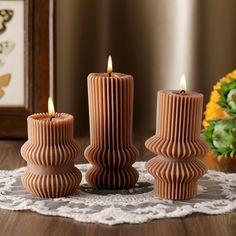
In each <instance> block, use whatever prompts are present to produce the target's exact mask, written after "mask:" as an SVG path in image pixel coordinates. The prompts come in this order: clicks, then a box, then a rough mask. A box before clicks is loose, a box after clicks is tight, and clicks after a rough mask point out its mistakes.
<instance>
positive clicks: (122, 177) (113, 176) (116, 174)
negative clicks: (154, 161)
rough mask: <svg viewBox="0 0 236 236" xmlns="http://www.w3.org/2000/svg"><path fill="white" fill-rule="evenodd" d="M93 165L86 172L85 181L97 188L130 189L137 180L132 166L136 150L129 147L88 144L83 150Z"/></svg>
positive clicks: (136, 153) (136, 173)
mask: <svg viewBox="0 0 236 236" xmlns="http://www.w3.org/2000/svg"><path fill="white" fill-rule="evenodd" d="M84 154H85V157H86V158H87V160H88V161H89V162H90V163H91V164H92V165H93V166H92V167H91V168H90V169H89V170H88V171H87V172H86V180H87V182H88V183H89V184H90V185H91V186H92V187H94V188H97V189H114V190H115V189H130V188H133V187H134V185H135V184H136V183H137V181H138V176H139V174H138V171H137V170H136V169H135V168H134V167H132V164H133V163H134V162H135V160H136V158H137V156H138V154H139V153H138V150H137V149H136V148H135V147H134V146H132V147H130V148H125V149H120V150H115V149H105V150H104V149H102V148H94V147H93V146H91V145H90V146H88V147H87V148H86V150H85V152H84Z"/></svg>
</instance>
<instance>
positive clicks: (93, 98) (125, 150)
mask: <svg viewBox="0 0 236 236" xmlns="http://www.w3.org/2000/svg"><path fill="white" fill-rule="evenodd" d="M107 72H108V73H99V74H98V73H97V74H90V75H89V76H88V100H89V117H90V145H89V146H88V147H87V148H86V150H85V152H84V154H85V157H86V158H87V160H88V161H89V162H90V163H91V164H92V167H91V168H90V169H89V170H88V172H87V173H86V179H87V181H88V183H89V184H90V185H91V186H93V187H95V188H99V189H128V188H132V187H133V186H134V185H135V183H136V182H137V180H138V172H137V170H136V169H134V168H133V167H132V164H133V163H134V162H135V160H136V158H137V156H138V150H137V149H136V148H135V147H134V145H133V144H132V123H133V90H134V88H133V87H134V80H133V77H132V76H131V75H125V74H120V73H113V72H112V63H111V57H109V60H108V68H107Z"/></svg>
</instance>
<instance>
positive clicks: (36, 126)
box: [21, 99, 81, 198]
mask: <svg viewBox="0 0 236 236" xmlns="http://www.w3.org/2000/svg"><path fill="white" fill-rule="evenodd" d="M48 107H49V112H48V113H38V114H33V115H31V116H29V117H28V119H27V123H28V141H27V142H26V143H25V144H24V145H23V146H22V148H21V155H22V157H23V158H24V159H25V160H26V161H27V169H26V172H25V173H24V174H23V176H22V178H21V179H22V183H23V185H24V186H25V188H26V189H27V190H28V191H29V192H30V193H32V194H33V195H34V196H38V197H47V198H55V197H63V196H67V195H70V194H72V193H73V192H74V191H75V190H76V188H77V187H78V186H79V184H80V181H81V172H80V171H79V170H78V169H77V168H76V167H75V166H74V159H75V158H76V156H78V154H79V148H78V146H77V144H76V143H75V141H74V139H73V116H72V115H69V114H65V113H55V111H54V107H53V103H52V100H51V99H49V102H48Z"/></svg>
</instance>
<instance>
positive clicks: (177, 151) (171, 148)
mask: <svg viewBox="0 0 236 236" xmlns="http://www.w3.org/2000/svg"><path fill="white" fill-rule="evenodd" d="M181 81H182V83H183V84H185V79H184V77H182V80H181ZM185 90H186V89H185V88H182V90H181V91H159V92H158V96H157V122H156V134H155V135H154V136H153V137H151V138H150V139H148V140H147V141H146V143H145V145H146V147H147V148H148V149H149V150H150V151H152V152H154V153H156V154H158V156H157V157H154V158H153V159H151V160H149V161H148V162H147V164H146V168H147V170H148V171H149V173H150V174H151V175H153V176H154V178H155V185H154V190H155V194H156V195H157V196H159V197H161V198H166V199H173V200H181V199H189V198H192V197H194V196H195V195H196V194H197V180H198V178H199V177H201V176H202V175H203V174H204V173H205V172H206V171H207V168H206V166H205V165H204V164H203V162H201V161H200V160H199V159H198V158H197V156H200V155H202V154H204V153H206V152H207V150H208V148H207V145H206V144H205V143H204V142H203V141H202V140H201V139H200V131H201V119H202V103H203V95H202V94H200V93H196V92H189V91H185Z"/></svg>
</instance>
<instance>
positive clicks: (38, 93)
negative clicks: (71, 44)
mask: <svg viewBox="0 0 236 236" xmlns="http://www.w3.org/2000/svg"><path fill="white" fill-rule="evenodd" d="M4 3H5V5H6V6H12V8H14V9H15V16H13V18H14V17H16V16H18V17H19V19H17V20H15V22H16V23H15V24H17V25H15V27H14V25H11V24H14V21H13V20H12V22H11V20H9V15H10V16H11V13H12V12H13V10H12V11H8V13H9V14H8V16H7V17H8V18H7V17H5V14H6V12H4V11H3V12H1V10H2V9H3V10H4ZM22 4H23V6H22ZM16 6H17V7H16ZM7 9H8V10H9V8H7ZM22 9H23V20H22V19H21V18H22V17H20V15H22V13H21V11H22ZM17 12H18V13H19V14H18V13H17ZM0 13H3V14H2V15H3V16H4V17H5V18H0V32H1V29H2V30H5V31H7V30H8V32H11V30H10V27H13V29H14V31H17V30H18V31H19V32H18V35H17V37H12V38H13V40H15V41H16V43H14V44H15V45H16V46H15V49H16V47H17V46H18V45H19V44H20V40H19V39H20V38H22V36H21V34H22V33H21V31H20V30H19V27H20V22H22V21H23V29H22V30H23V47H24V48H23V51H22V48H19V47H18V54H15V57H12V58H14V59H16V58H18V59H19V58H23V64H22V60H18V61H17V64H16V63H15V64H16V65H14V60H13V59H12V63H11V64H9V65H8V67H9V68H11V66H12V68H13V69H12V74H10V73H11V71H9V72H10V73H9V74H5V75H4V76H5V77H4V78H3V79H2V81H4V79H7V76H10V75H12V78H11V77H9V78H11V81H10V82H11V86H12V87H10V85H9V86H8V87H7V86H6V87H4V84H3V85H2V86H3V87H1V81H0V94H1V92H2V94H4V93H5V94H7V91H9V93H8V95H9V94H10V91H11V90H12V94H13V95H12V96H11V97H10V96H9V98H8V99H7V95H5V100H3V99H2V101H4V103H3V104H1V103H0V138H25V137H26V135H27V117H28V116H29V115H30V114H32V113H37V112H46V111H47V106H48V104H47V102H48V97H49V96H51V97H52V98H53V100H54V101H55V40H54V31H55V0H46V1H45V0H37V1H35V0H1V1H0ZM1 19H2V21H1ZM4 20H5V22H4ZM7 20H9V21H7ZM2 22H4V24H3V25H2V27H1V23H2ZM8 27H9V28H8ZM13 33H14V32H13ZM5 35H7V33H6V34H5ZM0 36H1V35H0ZM0 39H1V38H0ZM17 40H18V41H17ZM4 42H6V41H4ZM17 43H18V44H17ZM21 44H22V43H21ZM3 45H4V46H5V44H3ZM9 45H10V44H9V43H8V44H7V46H9ZM0 46H1V40H0ZM2 48H3V49H4V47H2ZM6 51H7V50H6ZM7 52H9V50H8V51H7ZM0 53H1V47H0ZM5 54H7V53H5ZM11 54H13V52H11ZM21 54H22V55H23V56H22V55H21ZM9 55H10V53H9ZM20 55H21V56H20ZM1 56H3V57H4V56H5V55H4V52H3V50H2V55H1V54H0V60H1ZM7 60H9V61H10V56H9V58H7V56H6V58H3V60H2V62H3V63H4V64H7V63H10V62H7ZM0 62H1V61H0ZM8 67H7V66H5V68H8ZM21 67H23V69H21V70H22V71H24V73H23V77H22V73H19V71H20V68H21ZM9 70H10V69H9ZM14 73H15V74H14ZM1 74H2V72H1V68H0V77H1ZM6 75H7V76H6ZM14 75H15V77H14ZM21 77H22V78H23V79H20V78H21ZM9 78H8V79H9ZM21 80H23V82H22V81H21ZM13 81H14V82H15V81H17V82H15V84H17V83H18V84H20V83H21V85H19V86H17V85H14V86H15V87H13V84H14V82H13ZM20 94H21V95H20ZM22 94H23V95H22ZM22 97H23V99H22ZM19 101H21V102H19ZM0 102H1V99H0ZM14 102H15V104H14ZM18 103H19V104H18Z"/></svg>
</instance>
